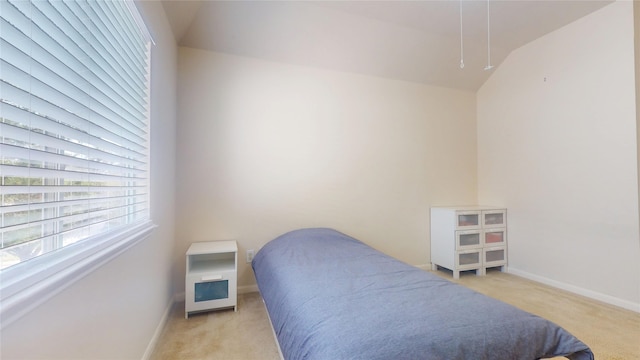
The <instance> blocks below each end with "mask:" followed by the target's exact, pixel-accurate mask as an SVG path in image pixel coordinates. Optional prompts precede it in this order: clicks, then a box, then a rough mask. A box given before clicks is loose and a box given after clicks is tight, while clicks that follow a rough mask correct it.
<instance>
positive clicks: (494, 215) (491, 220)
mask: <svg viewBox="0 0 640 360" xmlns="http://www.w3.org/2000/svg"><path fill="white" fill-rule="evenodd" d="M505 226H507V211H506V210H483V211H482V227H483V228H485V229H486V228H490V227H505Z"/></svg>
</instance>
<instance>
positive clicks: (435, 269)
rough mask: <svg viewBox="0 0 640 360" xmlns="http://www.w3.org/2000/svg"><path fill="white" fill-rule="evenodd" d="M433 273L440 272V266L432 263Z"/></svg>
mask: <svg viewBox="0 0 640 360" xmlns="http://www.w3.org/2000/svg"><path fill="white" fill-rule="evenodd" d="M431 271H438V265H436V264H434V263H431Z"/></svg>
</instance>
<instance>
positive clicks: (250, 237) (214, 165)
mask: <svg viewBox="0 0 640 360" xmlns="http://www.w3.org/2000/svg"><path fill="white" fill-rule="evenodd" d="M178 58H179V60H178V115H179V116H178V118H179V127H178V159H179V161H178V168H177V173H178V180H177V181H178V185H177V189H178V192H177V213H176V215H177V217H176V218H177V223H176V228H177V238H178V239H179V240H178V241H179V247H181V249H180V250H179V251H178V254H177V256H178V258H177V259H176V261H177V262H179V263H180V264H181V265H180V266H178V271H177V272H176V274H175V281H176V284H180V285H179V286H181V285H182V284H184V270H183V269H182V268H181V266H184V255H183V254H184V252H185V251H186V249H187V247H188V245H189V244H190V243H191V242H196V241H207V240H217V239H236V240H237V241H238V244H239V247H240V258H241V259H242V261H241V264H240V269H239V285H240V286H245V287H246V286H251V285H254V284H255V280H254V278H253V273H252V271H251V270H250V267H249V265H248V264H246V263H245V262H244V252H245V250H246V249H249V248H253V249H256V250H258V249H259V248H260V247H261V246H263V245H264V244H265V243H266V242H267V241H269V240H271V239H273V238H274V237H275V236H277V235H280V234H282V233H284V232H287V231H290V230H294V229H297V228H303V227H333V228H336V229H338V230H340V231H343V232H345V233H347V234H350V235H352V236H355V237H356V238H359V239H361V240H363V241H365V242H367V243H369V244H370V245H372V246H374V247H376V248H378V249H380V250H382V251H384V252H386V253H388V254H390V255H392V256H395V257H397V258H399V259H401V260H404V261H406V262H408V263H411V264H415V265H424V264H428V262H429V257H430V255H429V241H428V240H429V239H428V229H429V219H428V214H429V206H430V205H432V204H443V203H457V204H463V203H473V202H475V199H476V195H477V194H476V156H475V151H476V132H475V94H473V93H471V92H464V91H458V90H450V89H444V88H436V87H429V86H423V85H419V84H414V83H407V82H401V81H395V80H387V79H382V78H375V77H369V76H362V75H355V74H349V73H340V72H333V71H325V70H318V69H313V68H307V67H299V66H292V65H286V64H280V63H272V62H267V61H262V60H257V59H252V58H245V57H238V56H231V55H224V54H220V53H212V52H207V51H202V50H196V49H190V48H180V49H179V56H178Z"/></svg>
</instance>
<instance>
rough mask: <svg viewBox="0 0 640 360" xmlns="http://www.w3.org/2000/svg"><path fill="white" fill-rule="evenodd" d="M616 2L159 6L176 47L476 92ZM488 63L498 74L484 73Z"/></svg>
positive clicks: (189, 1)
mask: <svg viewBox="0 0 640 360" xmlns="http://www.w3.org/2000/svg"><path fill="white" fill-rule="evenodd" d="M611 2H612V1H596V0H569V1H552V0H537V1H531V0H490V1H489V2H488V1H485V0H464V1H462V3H461V2H460V1H458V0H432V1H399V0H394V1H264V0H263V1H193V0H163V6H164V9H165V12H166V14H167V17H168V19H169V23H170V24H171V27H172V30H173V33H174V35H175V37H176V40H177V42H178V45H180V46H187V47H192V48H199V49H204V50H211V51H216V52H223V53H229V54H235V55H242V56H249V57H255V58H260V59H265V60H269V61H277V62H285V63H290V64H296V65H303V66H313V67H318V68H323V69H330V70H336V71H345V72H352V73H359V74H366V75H372V76H379V77H385V78H391V79H398V80H404V81H411V82H419V83H424V84H429V85H436V86H443V87H449V88H457V89H464V90H471V91H475V90H477V89H478V88H479V87H480V86H481V85H482V84H483V83H484V81H485V80H486V79H487V78H488V77H489V76H490V75H491V72H492V71H494V70H495V67H497V66H498V65H500V63H501V62H502V61H503V60H504V59H505V58H506V57H507V56H508V55H509V53H510V52H511V51H513V50H515V49H517V48H518V47H520V46H522V45H524V44H526V43H528V42H530V41H533V40H535V39H537V38H539V37H541V36H542V35H545V34H547V33H549V32H551V31H553V30H556V29H558V28H560V27H562V26H564V25H566V24H568V23H570V22H573V21H575V20H577V19H579V18H581V17H583V16H585V15H587V14H589V13H591V12H593V11H596V10H598V9H600V8H601V7H603V6H605V5H607V4H609V3H611ZM461 4H462V39H461V36H460V34H461V32H460V27H461V26H460V25H461V21H460V19H461V15H460V6H461ZM487 5H489V11H490V12H489V19H490V22H489V24H490V27H489V29H490V38H489V43H490V46H487V38H488V36H487V35H488V34H487V27H488V26H487V25H488V21H487V20H488V19H487ZM461 40H462V47H461ZM461 49H462V54H463V56H462V58H463V59H464V65H465V66H464V68H463V69H461V68H460V60H461ZM489 55H490V58H489ZM489 61H490V64H491V65H493V66H495V67H494V69H493V70H484V69H485V67H486V66H487V65H488V64H489Z"/></svg>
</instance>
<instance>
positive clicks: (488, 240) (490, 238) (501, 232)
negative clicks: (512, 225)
mask: <svg viewBox="0 0 640 360" xmlns="http://www.w3.org/2000/svg"><path fill="white" fill-rule="evenodd" d="M482 240H483V243H484V245H485V246H503V245H505V244H506V243H507V229H505V228H495V229H487V230H484V231H483V232H482Z"/></svg>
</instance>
